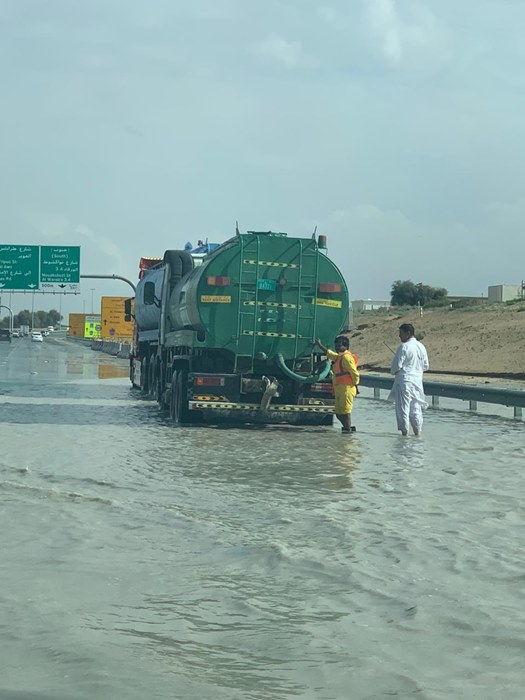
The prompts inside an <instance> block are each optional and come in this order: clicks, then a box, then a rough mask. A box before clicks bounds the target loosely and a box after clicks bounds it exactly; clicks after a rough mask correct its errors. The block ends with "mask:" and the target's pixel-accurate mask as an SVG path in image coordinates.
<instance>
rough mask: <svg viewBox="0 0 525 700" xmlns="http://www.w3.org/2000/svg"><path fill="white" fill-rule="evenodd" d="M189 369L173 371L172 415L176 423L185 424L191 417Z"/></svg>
mask: <svg viewBox="0 0 525 700" xmlns="http://www.w3.org/2000/svg"><path fill="white" fill-rule="evenodd" d="M187 385H188V370H186V369H179V370H176V371H175V372H173V375H172V379H171V405H170V417H171V420H172V421H173V423H175V425H183V424H184V423H187V422H188V421H189V418H190V412H189V409H188V393H187Z"/></svg>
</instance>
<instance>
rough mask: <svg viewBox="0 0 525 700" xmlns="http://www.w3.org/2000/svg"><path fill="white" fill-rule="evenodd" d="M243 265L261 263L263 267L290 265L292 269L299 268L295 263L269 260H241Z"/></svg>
mask: <svg viewBox="0 0 525 700" xmlns="http://www.w3.org/2000/svg"><path fill="white" fill-rule="evenodd" d="M242 262H243V264H244V265H261V266H264V267H290V268H292V269H293V270H297V269H299V265H296V264H295V263H283V262H271V261H269V260H243V261H242Z"/></svg>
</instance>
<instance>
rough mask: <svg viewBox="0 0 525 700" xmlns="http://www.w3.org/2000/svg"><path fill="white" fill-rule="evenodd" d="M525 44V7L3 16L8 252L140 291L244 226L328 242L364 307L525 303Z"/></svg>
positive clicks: (289, 3) (273, 6)
mask: <svg viewBox="0 0 525 700" xmlns="http://www.w3.org/2000/svg"><path fill="white" fill-rule="evenodd" d="M524 26H525V3H523V2H522V0H461V2H458V0H426V2H425V0H421V1H418V2H415V1H412V0H332V1H330V0H326V1H325V0H318V1H316V0H191V1H190V0H188V1H187V2H182V1H180V0H89V2H88V1H87V0H46V2H42V0H2V2H1V3H0V84H1V85H2V108H1V110H0V129H1V134H2V148H1V149H0V188H1V192H2V195H3V196H2V206H1V207H0V231H1V233H0V244H1V243H3V244H24V245H28V244H31V245H80V246H81V273H82V274H116V275H122V276H124V277H127V278H129V279H131V280H132V281H134V282H135V281H136V279H137V273H138V261H139V258H140V257H141V256H148V257H161V256H162V255H163V253H164V251H165V250H167V249H177V248H182V247H183V246H184V244H185V243H186V242H187V241H191V242H193V243H194V244H196V242H197V240H198V239H205V238H208V240H209V241H211V242H221V241H224V240H226V239H228V238H229V237H230V236H231V235H233V233H234V231H235V222H236V221H238V222H239V228H240V229H241V231H245V230H277V231H286V232H288V234H289V235H299V236H305V237H309V236H310V235H311V233H312V232H313V230H314V229H315V227H317V231H318V232H319V233H323V234H325V235H326V236H327V237H328V252H329V256H330V257H331V258H332V260H334V262H335V263H336V264H337V265H338V267H339V268H340V269H341V271H342V273H343V275H344V277H345V279H346V281H347V283H348V287H349V292H350V297H351V298H353V299H363V298H364V299H367V298H372V299H388V298H389V296H390V290H391V286H392V283H393V282H394V281H395V280H407V279H410V280H412V281H413V282H416V283H417V282H423V283H424V284H429V285H432V286H436V287H445V288H446V289H447V290H448V291H449V293H450V294H453V295H475V296H481V295H482V294H483V295H485V296H486V294H487V287H488V286H489V285H494V284H503V283H520V282H521V281H522V279H523V278H525V262H524V261H525V236H524V232H523V224H524V222H525V192H524V186H525V120H524V118H523V115H524V114H525V42H523V39H522V34H523V32H522V29H523V27H524ZM93 289H94V290H95V291H94V292H92V291H91V290H93ZM130 291H131V290H130V288H129V287H128V286H127V285H125V284H124V283H119V282H116V281H113V280H111V281H108V282H98V281H96V282H94V281H92V280H86V281H83V282H82V293H81V294H80V295H79V296H78V297H67V298H64V299H63V302H62V309H63V310H64V312H68V311H77V312H82V311H83V310H85V311H87V312H89V311H90V310H91V298H92V295H93V296H94V297H95V302H94V303H95V307H96V306H97V302H98V299H99V297H100V296H101V295H108V296H121V295H122V296H127V295H128V294H129V293H130ZM15 296H16V297H17V300H16V302H15V310H17V308H29V307H28V303H27V301H26V299H27V297H24V298H22V295H13V297H15ZM35 308H44V309H46V308H58V304H57V303H56V299H55V298H53V297H51V296H49V297H43V296H40V298H39V299H37V301H36V302H35ZM2 315H3V314H2Z"/></svg>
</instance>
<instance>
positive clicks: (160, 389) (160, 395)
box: [155, 362, 169, 411]
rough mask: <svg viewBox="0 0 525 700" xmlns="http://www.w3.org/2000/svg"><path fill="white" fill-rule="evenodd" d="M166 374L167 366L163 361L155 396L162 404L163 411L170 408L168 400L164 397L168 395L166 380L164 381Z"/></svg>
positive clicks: (160, 366)
mask: <svg viewBox="0 0 525 700" xmlns="http://www.w3.org/2000/svg"><path fill="white" fill-rule="evenodd" d="M165 376H166V368H165V367H164V363H163V362H161V363H160V365H159V376H158V377H157V393H156V395H155V398H156V399H157V402H158V404H159V405H160V410H161V411H165V410H166V409H169V405H168V404H167V403H166V401H165V399H164V397H165V396H166V390H165V381H164V378H165Z"/></svg>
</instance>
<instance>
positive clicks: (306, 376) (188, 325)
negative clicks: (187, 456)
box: [127, 231, 348, 425]
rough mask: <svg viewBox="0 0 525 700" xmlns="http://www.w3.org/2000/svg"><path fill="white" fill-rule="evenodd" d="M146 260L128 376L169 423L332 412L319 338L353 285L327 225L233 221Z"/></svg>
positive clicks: (340, 318) (321, 419)
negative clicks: (332, 251)
mask: <svg viewBox="0 0 525 700" xmlns="http://www.w3.org/2000/svg"><path fill="white" fill-rule="evenodd" d="M146 267H147V268H148V269H143V270H142V271H141V273H140V280H139V283H138V285H137V289H136V295H135V304H134V319H135V337H134V345H133V349H132V353H131V360H130V362H131V367H130V378H131V381H132V384H133V385H134V386H135V387H138V388H140V389H141V391H142V392H143V393H144V394H145V395H148V396H151V397H153V398H155V399H156V400H157V401H158V402H159V404H160V406H161V408H163V409H165V410H167V411H169V415H170V417H171V419H172V421H173V422H174V423H179V424H180V423H199V422H214V423H216V422H219V421H235V422H241V423H248V422H254V423H291V424H295V425H327V424H331V423H332V416H333V408H332V406H333V399H332V393H331V382H330V378H329V372H330V365H329V363H328V362H327V361H326V360H323V358H322V357H321V355H320V354H319V350H318V349H317V348H316V345H315V339H316V338H318V337H319V338H322V339H323V340H325V341H326V342H330V341H331V340H332V339H333V338H334V337H335V336H336V335H337V334H338V333H339V332H340V331H341V330H342V329H343V328H344V326H345V323H346V321H347V315H348V290H347V287H346V284H345V281H344V279H343V277H342V275H341V273H340V272H339V270H338V269H337V267H336V266H335V265H334V263H333V262H332V261H331V260H330V259H329V258H328V257H327V255H326V238H325V237H324V236H319V237H318V238H316V237H315V236H313V237H309V238H297V237H292V236H288V235H286V234H285V233H275V232H271V231H269V232H257V231H248V232H247V233H246V234H241V233H239V232H238V231H237V233H236V235H235V236H234V237H233V238H231V239H230V240H228V241H226V242H225V243H223V244H222V245H219V246H216V247H214V246H212V245H208V244H205V245H201V246H200V248H197V249H195V250H193V251H190V250H169V251H166V252H165V253H164V256H163V258H162V259H149V263H148V265H147V266H146ZM127 313H128V314H130V313H131V308H130V307H128V309H127Z"/></svg>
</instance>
